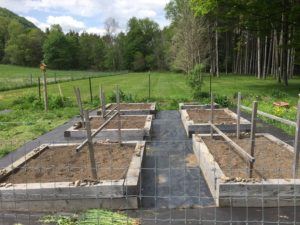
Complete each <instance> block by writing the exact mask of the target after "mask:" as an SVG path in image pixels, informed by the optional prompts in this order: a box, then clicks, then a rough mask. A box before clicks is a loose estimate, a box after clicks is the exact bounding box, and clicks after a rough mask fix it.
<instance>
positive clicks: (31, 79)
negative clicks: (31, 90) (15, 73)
mask: <svg viewBox="0 0 300 225" xmlns="http://www.w3.org/2000/svg"><path fill="white" fill-rule="evenodd" d="M30 85H31V86H32V73H31V74H30Z"/></svg>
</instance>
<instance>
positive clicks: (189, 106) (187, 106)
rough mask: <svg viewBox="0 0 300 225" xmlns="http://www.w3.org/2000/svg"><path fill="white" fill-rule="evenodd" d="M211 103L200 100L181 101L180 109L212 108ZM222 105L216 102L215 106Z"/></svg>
mask: <svg viewBox="0 0 300 225" xmlns="http://www.w3.org/2000/svg"><path fill="white" fill-rule="evenodd" d="M210 107H211V105H210V104H200V103H198V102H189V103H179V110H183V109H210ZM219 107H220V105H219V104H217V103H214V108H215V109H217V108H219Z"/></svg>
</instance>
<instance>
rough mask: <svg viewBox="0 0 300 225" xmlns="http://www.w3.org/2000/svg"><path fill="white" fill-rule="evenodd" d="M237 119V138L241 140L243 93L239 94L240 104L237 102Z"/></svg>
mask: <svg viewBox="0 0 300 225" xmlns="http://www.w3.org/2000/svg"><path fill="white" fill-rule="evenodd" d="M236 114H237V118H236V137H237V138H238V139H240V138H241V126H240V124H241V92H239V93H238V102H237V112H236Z"/></svg>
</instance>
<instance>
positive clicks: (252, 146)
mask: <svg viewBox="0 0 300 225" xmlns="http://www.w3.org/2000/svg"><path fill="white" fill-rule="evenodd" d="M256 118H257V102H256V101H255V102H253V106H252V118H251V135H250V152H251V153H250V155H251V156H252V157H254V150H255V133H256ZM253 166H254V162H251V163H250V170H249V177H250V178H252V176H253Z"/></svg>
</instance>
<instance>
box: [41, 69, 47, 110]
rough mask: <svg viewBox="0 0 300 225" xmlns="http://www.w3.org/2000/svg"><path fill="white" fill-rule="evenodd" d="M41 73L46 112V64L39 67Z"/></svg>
mask: <svg viewBox="0 0 300 225" xmlns="http://www.w3.org/2000/svg"><path fill="white" fill-rule="evenodd" d="M40 69H41V71H42V75H43V80H44V102H45V111H46V112H47V111H48V92H47V78H46V64H44V63H42V64H41V65H40Z"/></svg>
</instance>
